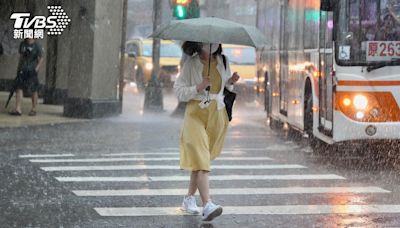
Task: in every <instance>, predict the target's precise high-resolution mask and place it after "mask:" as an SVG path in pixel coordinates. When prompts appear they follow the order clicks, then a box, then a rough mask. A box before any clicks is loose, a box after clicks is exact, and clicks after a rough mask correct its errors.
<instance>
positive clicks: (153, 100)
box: [144, 0, 164, 112]
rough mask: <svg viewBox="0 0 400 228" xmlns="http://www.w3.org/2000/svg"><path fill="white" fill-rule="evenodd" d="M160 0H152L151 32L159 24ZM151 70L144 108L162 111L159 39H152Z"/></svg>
mask: <svg viewBox="0 0 400 228" xmlns="http://www.w3.org/2000/svg"><path fill="white" fill-rule="evenodd" d="M161 4H162V1H160V0H153V32H154V31H155V30H156V29H157V28H158V27H159V26H160V25H161V6H162V5H161ZM152 54H153V57H152V61H153V70H152V73H151V80H150V81H149V83H148V85H147V86H146V89H145V98H144V110H145V111H157V112H159V111H163V110H164V107H163V96H162V89H161V86H160V83H159V82H158V74H159V72H160V39H153V53H152Z"/></svg>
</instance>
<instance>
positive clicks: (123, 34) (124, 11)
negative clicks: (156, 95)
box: [118, 0, 128, 113]
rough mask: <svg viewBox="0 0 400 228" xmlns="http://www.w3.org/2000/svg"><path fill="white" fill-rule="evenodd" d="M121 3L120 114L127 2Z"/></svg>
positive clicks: (122, 92)
mask: <svg viewBox="0 0 400 228" xmlns="http://www.w3.org/2000/svg"><path fill="white" fill-rule="evenodd" d="M123 1H124V2H123V3H122V4H123V6H122V33H121V51H120V53H121V54H120V55H121V56H120V63H119V69H120V75H119V87H118V88H119V91H118V99H119V102H120V113H122V101H123V97H124V87H125V82H124V68H125V42H126V23H127V22H126V21H127V17H126V16H127V10H128V0H123Z"/></svg>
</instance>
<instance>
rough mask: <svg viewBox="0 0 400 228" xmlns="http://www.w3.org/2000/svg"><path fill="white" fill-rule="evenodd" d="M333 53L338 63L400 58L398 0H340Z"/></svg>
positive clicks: (399, 5) (347, 63)
mask: <svg viewBox="0 0 400 228" xmlns="http://www.w3.org/2000/svg"><path fill="white" fill-rule="evenodd" d="M339 4H340V6H339V7H338V14H339V15H338V18H339V20H338V23H337V25H335V26H337V31H338V32H337V33H336V36H337V37H336V40H337V45H338V46H337V48H336V51H337V53H336V56H338V57H337V58H338V59H337V60H338V63H339V64H341V65H368V64H370V63H371V62H373V63H376V62H389V63H388V64H398V63H399V61H393V60H396V59H399V58H400V2H399V1H389V0H379V1H376V0H340V1H339Z"/></svg>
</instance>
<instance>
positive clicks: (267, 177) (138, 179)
mask: <svg viewBox="0 0 400 228" xmlns="http://www.w3.org/2000/svg"><path fill="white" fill-rule="evenodd" d="M56 179H57V180H58V181H60V182H157V181H160V182H161V181H189V177H188V176H156V177H148V176H141V177H56ZM343 179H345V178H344V177H341V176H337V175H334V174H326V175H220V176H210V180H211V181H227V180H343Z"/></svg>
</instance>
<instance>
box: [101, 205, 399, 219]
mask: <svg viewBox="0 0 400 228" xmlns="http://www.w3.org/2000/svg"><path fill="white" fill-rule="evenodd" d="M94 209H95V210H96V212H97V213H98V214H99V215H100V216H165V215H175V216H176V215H185V214H184V213H183V212H182V211H181V210H180V209H179V208H176V207H108V208H107V207H103V208H101V207H98V208H94ZM383 213H400V205H396V204H389V205H385V204H382V205H379V204H372V205H279V206H239V207H224V212H223V215H312V214H316V215H318V214H383Z"/></svg>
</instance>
